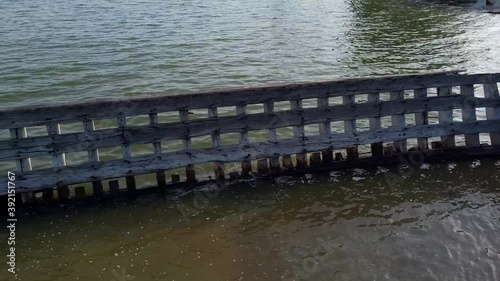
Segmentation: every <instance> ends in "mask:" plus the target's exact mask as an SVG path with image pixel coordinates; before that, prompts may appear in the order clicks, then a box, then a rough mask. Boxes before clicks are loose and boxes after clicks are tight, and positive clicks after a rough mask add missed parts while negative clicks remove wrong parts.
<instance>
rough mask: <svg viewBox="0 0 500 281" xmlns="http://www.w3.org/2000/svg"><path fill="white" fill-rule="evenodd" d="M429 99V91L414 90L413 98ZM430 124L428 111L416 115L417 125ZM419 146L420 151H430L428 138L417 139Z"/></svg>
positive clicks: (424, 89)
mask: <svg viewBox="0 0 500 281" xmlns="http://www.w3.org/2000/svg"><path fill="white" fill-rule="evenodd" d="M425 97H427V89H426V88H423V89H415V90H413V98H414V99H419V98H425ZM427 124H429V113H428V112H427V111H422V112H417V113H415V125H427ZM417 146H418V149H420V150H427V149H429V140H428V139H427V138H417Z"/></svg>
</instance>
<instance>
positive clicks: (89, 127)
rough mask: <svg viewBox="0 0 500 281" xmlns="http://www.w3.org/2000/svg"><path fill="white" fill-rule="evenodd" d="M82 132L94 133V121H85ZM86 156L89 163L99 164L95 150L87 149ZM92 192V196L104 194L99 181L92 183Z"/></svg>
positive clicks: (97, 153) (97, 152)
mask: <svg viewBox="0 0 500 281" xmlns="http://www.w3.org/2000/svg"><path fill="white" fill-rule="evenodd" d="M83 130H84V131H85V132H86V133H89V132H93V131H95V124H94V121H92V120H91V121H85V122H83ZM87 156H88V158H89V162H90V163H96V162H99V151H98V150H97V149H89V150H87ZM92 190H93V193H94V196H101V195H102V194H103V193H104V187H103V185H102V182H101V181H92Z"/></svg>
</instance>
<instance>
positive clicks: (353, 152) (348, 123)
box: [342, 96, 359, 160]
mask: <svg viewBox="0 0 500 281" xmlns="http://www.w3.org/2000/svg"><path fill="white" fill-rule="evenodd" d="M354 99H355V98H354V96H343V97H342V102H343V104H344V107H345V108H349V107H350V106H351V105H352V104H354ZM344 131H345V133H346V134H347V135H354V134H356V119H355V118H354V116H352V119H348V120H345V121H344ZM346 155H347V160H356V159H358V158H359V153H358V147H357V146H354V147H348V148H347V149H346Z"/></svg>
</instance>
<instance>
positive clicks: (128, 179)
mask: <svg viewBox="0 0 500 281" xmlns="http://www.w3.org/2000/svg"><path fill="white" fill-rule="evenodd" d="M117 120H118V128H119V129H121V130H124V129H125V128H126V127H127V118H126V117H118V118H117ZM121 147H122V155H123V160H126V161H128V160H130V159H131V158H132V150H131V149H130V143H129V142H126V141H122V144H121ZM130 173H132V171H128V172H127V173H124V174H123V175H122V176H124V175H126V176H125V183H126V184H127V190H128V191H134V190H135V189H136V183H135V177H134V176H133V175H130Z"/></svg>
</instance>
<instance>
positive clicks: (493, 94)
mask: <svg viewBox="0 0 500 281" xmlns="http://www.w3.org/2000/svg"><path fill="white" fill-rule="evenodd" d="M483 87H484V97H485V98H486V99H491V98H497V97H498V96H499V94H498V86H497V84H496V83H493V84H484V85H483ZM486 118H487V119H488V120H498V119H500V108H495V107H487V108H486ZM490 140H491V144H492V145H500V133H490Z"/></svg>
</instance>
